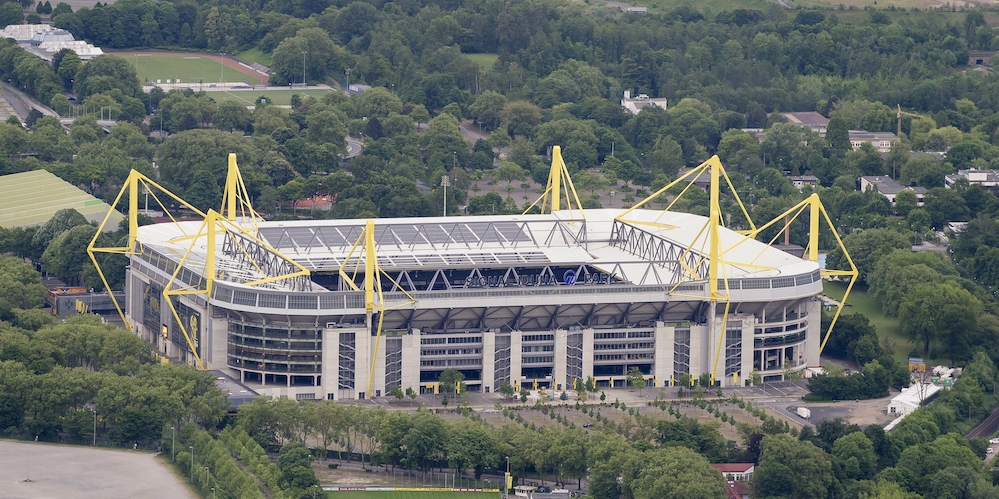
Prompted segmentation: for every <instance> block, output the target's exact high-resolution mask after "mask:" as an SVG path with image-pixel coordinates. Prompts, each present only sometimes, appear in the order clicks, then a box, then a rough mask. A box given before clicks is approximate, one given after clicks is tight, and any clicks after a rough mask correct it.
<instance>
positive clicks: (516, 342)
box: [510, 331, 524, 389]
mask: <svg viewBox="0 0 999 499" xmlns="http://www.w3.org/2000/svg"><path fill="white" fill-rule="evenodd" d="M523 336H524V333H523V332H521V331H511V332H510V384H512V385H513V387H514V388H518V389H520V388H524V387H523V386H522V385H521V383H522V382H523V380H522V379H520V376H521V374H520V370H521V362H520V361H521V360H522V359H523V355H524V354H523V352H521V349H522V348H523Z"/></svg>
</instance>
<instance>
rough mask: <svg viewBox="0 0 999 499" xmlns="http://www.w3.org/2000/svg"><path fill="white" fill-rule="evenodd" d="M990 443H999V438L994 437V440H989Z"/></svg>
mask: <svg viewBox="0 0 999 499" xmlns="http://www.w3.org/2000/svg"><path fill="white" fill-rule="evenodd" d="M989 443H990V444H999V438H993V439H992V440H989Z"/></svg>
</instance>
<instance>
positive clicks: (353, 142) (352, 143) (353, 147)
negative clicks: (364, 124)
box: [343, 137, 364, 159]
mask: <svg viewBox="0 0 999 499" xmlns="http://www.w3.org/2000/svg"><path fill="white" fill-rule="evenodd" d="M363 149H364V142H361V140H360V139H355V138H354V137H347V154H344V155H343V159H350V158H353V157H354V156H357V155H358V154H361V151H362V150H363Z"/></svg>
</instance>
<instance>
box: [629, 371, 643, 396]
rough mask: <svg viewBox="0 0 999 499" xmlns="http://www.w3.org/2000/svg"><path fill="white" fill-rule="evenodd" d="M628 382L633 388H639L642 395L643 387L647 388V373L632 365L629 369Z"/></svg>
mask: <svg viewBox="0 0 999 499" xmlns="http://www.w3.org/2000/svg"><path fill="white" fill-rule="evenodd" d="M628 383H630V384H631V386H632V387H633V388H638V396H639V397H641V396H642V389H644V388H645V374H644V373H642V370H641V369H639V368H637V367H632V368H631V369H629V370H628Z"/></svg>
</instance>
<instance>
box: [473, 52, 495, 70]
mask: <svg viewBox="0 0 999 499" xmlns="http://www.w3.org/2000/svg"><path fill="white" fill-rule="evenodd" d="M465 57H467V58H468V60H470V61H472V62H474V63H476V64H478V65H479V67H480V68H482V69H485V70H486V71H492V69H493V65H494V64H496V61H497V60H498V59H499V54H465Z"/></svg>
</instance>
